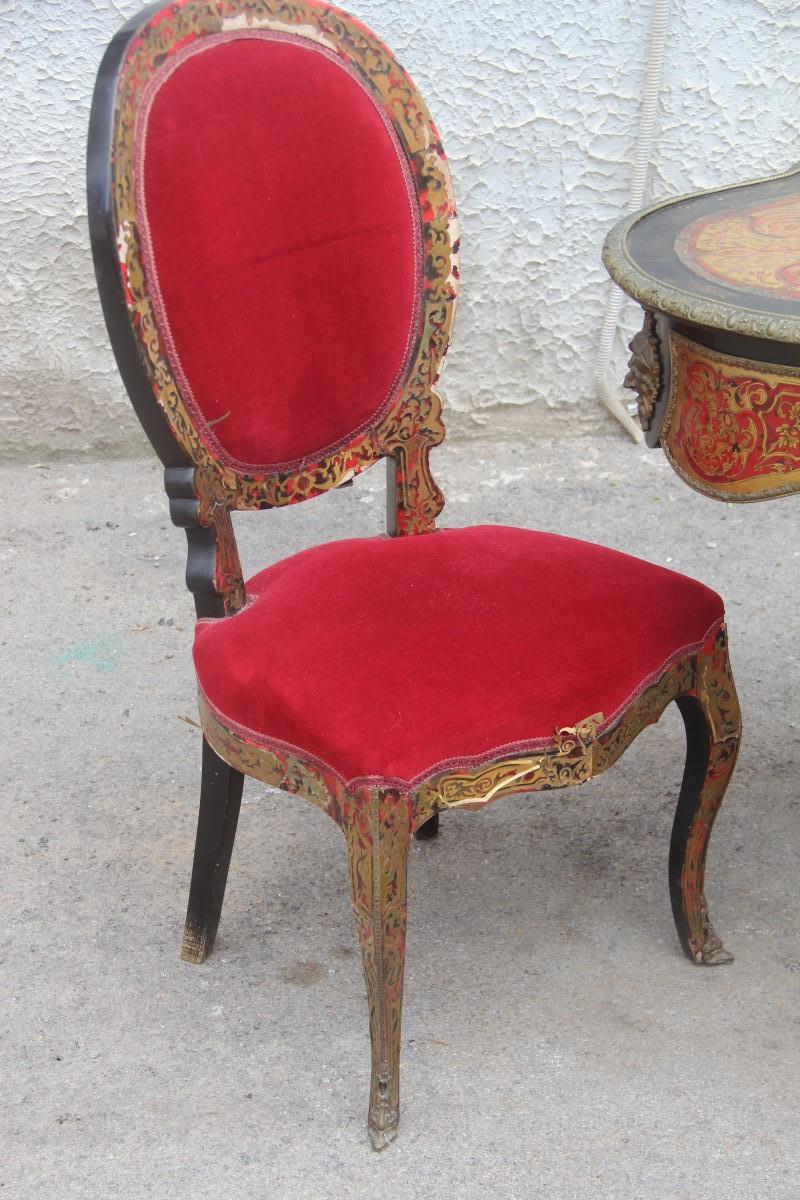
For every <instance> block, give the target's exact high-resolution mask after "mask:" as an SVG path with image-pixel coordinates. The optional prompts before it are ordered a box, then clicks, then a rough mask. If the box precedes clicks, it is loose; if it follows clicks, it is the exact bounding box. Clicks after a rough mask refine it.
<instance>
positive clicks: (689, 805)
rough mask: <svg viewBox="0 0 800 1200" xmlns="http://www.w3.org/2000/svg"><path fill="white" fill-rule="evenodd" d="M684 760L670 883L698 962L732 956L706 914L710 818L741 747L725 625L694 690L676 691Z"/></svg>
mask: <svg viewBox="0 0 800 1200" xmlns="http://www.w3.org/2000/svg"><path fill="white" fill-rule="evenodd" d="M677 704H678V707H679V708H680V710H681V715H682V716H683V721H684V725H685V726H686V766H685V768H684V773H683V783H682V785H681V792H680V797H679V799H678V807H677V809H676V811H675V821H674V823H673V827H672V841H671V844H670V852H669V886H670V897H671V900H672V912H673V916H674V917H675V925H676V928H677V930H678V937H679V938H680V940H681V945H682V946H683V948H684V950H685V951H686V953H687V955H688V956H689V958H691V959H692V960H693V961H694V962H696V963H704V964H706V965H708V966H718V965H722V964H723V963H730V962H733V955H732V954H730V953H729V951H727V950H726V949H725V947H724V946H723V945H722V942H721V941H720V939H719V937H718V936H717V934H716V933H715V932H714V927H713V925H712V924H711V919H710V917H709V915H708V905H707V903H706V897H705V891H704V876H705V861H706V851H707V849H708V841H709V838H710V836H711V829H712V827H713V825H714V818H715V817H716V815H717V811H718V809H719V806H720V804H721V803H722V799H723V796H724V795H725V789H726V788H727V786H728V783H729V781H730V778H731V775H732V773H733V768H734V766H735V763H736V756H737V754H738V752H739V740H740V737H741V719H740V714H739V703H738V700H737V697H736V688H735V686H734V683H733V676H732V675H731V670H730V663H729V661H728V653H727V644H726V640H725V634H724V631H723V632H721V633H720V634H718V635H717V638H716V641H715V643H714V644H713V645H712V646H711V647H710V648H707V649H706V650H704V651H703V652H702V653H701V654H699V655H698V658H697V675H696V687H695V694H694V695H687V696H680V697H678V700H677Z"/></svg>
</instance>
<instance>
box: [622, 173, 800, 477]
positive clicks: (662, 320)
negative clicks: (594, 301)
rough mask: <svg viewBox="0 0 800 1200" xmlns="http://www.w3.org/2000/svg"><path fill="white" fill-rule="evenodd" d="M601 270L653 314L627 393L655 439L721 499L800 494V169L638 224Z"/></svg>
mask: <svg viewBox="0 0 800 1200" xmlns="http://www.w3.org/2000/svg"><path fill="white" fill-rule="evenodd" d="M603 261H604V262H605V264H606V267H607V268H608V270H609V272H610V274H611V275H612V277H613V278H614V279H615V280H616V282H617V283H618V284H619V285H620V287H622V288H623V289H624V290H625V291H626V292H627V293H628V294H629V295H630V296H632V297H633V298H634V299H636V300H638V301H639V303H640V304H641V305H642V307H643V308H644V310H645V317H644V327H643V329H642V332H641V333H639V334H637V335H636V337H635V338H634V339H633V342H632V343H631V351H632V358H631V369H630V371H629V373H628V375H627V377H626V379H625V386H626V387H630V388H633V389H634V390H635V391H636V392H637V393H638V395H639V412H640V416H641V420H642V426H643V428H644V429H645V431H646V440H647V442H648V444H649V445H651V446H656V445H661V446H662V447H663V449H664V450H665V452H666V454H667V457H668V459H669V461H670V463H671V464H672V466H673V467H674V468H675V470H676V471H677V472H678V474H679V475H680V476H681V478H682V479H684V480H685V482H686V483H688V484H690V485H691V486H692V487H693V488H695V489H696V490H697V491H700V492H702V493H704V494H705V495H707V496H712V497H714V498H715V499H718V500H736V501H750V500H768V499H773V498H776V497H780V496H787V495H790V494H791V493H793V492H797V491H800V404H798V398H800V171H799V170H798V169H797V168H795V169H793V170H791V171H788V172H786V173H784V174H783V175H776V176H774V177H771V178H769V179H761V180H756V181H755V182H753V183H746V184H739V185H736V186H733V187H727V188H718V189H716V190H713V191H708V192H698V193H697V194H696V195H693V196H684V197H680V198H679V199H677V200H667V201H662V202H661V203H660V204H657V205H654V206H653V207H652V208H648V209H645V210H644V211H642V212H639V213H636V214H634V216H632V217H626V218H625V219H624V220H623V221H620V222H619V224H618V225H617V226H615V228H614V229H612V231H611V232H610V234H609V235H608V237H607V239H606V243H605V247H604V250H603Z"/></svg>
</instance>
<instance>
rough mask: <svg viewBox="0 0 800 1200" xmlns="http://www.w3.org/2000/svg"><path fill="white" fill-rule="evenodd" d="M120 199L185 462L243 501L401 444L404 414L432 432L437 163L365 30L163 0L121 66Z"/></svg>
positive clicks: (154, 373)
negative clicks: (207, 471)
mask: <svg viewBox="0 0 800 1200" xmlns="http://www.w3.org/2000/svg"><path fill="white" fill-rule="evenodd" d="M115 194H116V219H117V223H118V229H119V245H120V262H121V269H122V279H123V286H124V288H125V290H126V298H127V301H128V307H129V311H130V314H131V319H132V321H133V324H134V328H135V330H136V331H137V333H138V335H139V337H140V340H141V345H142V349H143V352H144V357H145V359H146V365H147V366H148V369H149V371H150V374H151V378H152V381H153V386H154V390H155V393H156V397H157V399H158V401H159V403H160V404H161V407H162V408H163V410H164V411H165V413H166V415H167V417H168V420H169V422H170V425H171V427H172V429H173V432H174V433H175V435H176V437H177V438H178V440H179V441H181V443H182V445H183V446H184V448H185V449H187V450H188V452H189V454H190V456H191V457H192V459H193V460H194V461H195V462H196V463H197V464H198V465H205V464H207V463H213V464H214V465H215V466H217V467H219V468H220V469H221V470H223V471H224V472H227V473H228V474H230V475H232V476H234V477H236V478H237V479H238V480H239V487H238V490H239V493H240V494H239V501H240V503H239V504H238V505H237V506H238V507H246V506H248V503H249V501H248V495H247V493H248V486H249V487H250V491H251V493H253V494H252V495H251V497H250V502H252V504H255V503H256V502H257V500H258V496H256V495H255V494H254V493H259V496H260V498H261V501H262V502H263V499H264V494H265V488H264V486H263V485H264V484H265V482H266V481H269V480H270V479H272V480H273V486H272V488H271V489H270V488H269V487H267V488H266V491H267V492H269V495H268V501H269V502H270V503H284V502H288V501H291V500H292V499H301V498H304V496H305V494H313V492H314V490H324V486H325V481H324V480H322V481H321V480H319V479H317V478H316V477H315V486H314V487H307V486H306V481H305V475H306V474H307V473H308V470H309V467H310V466H311V465H313V466H314V467H315V468H317V469H318V468H322V470H323V473H325V472H327V473H328V475H331V478H330V480H329V481H328V482H327V486H331V485H332V484H333V483H335V482H337V481H339V480H340V478H341V476H342V475H343V474H346V473H348V472H350V473H351V472H352V471H353V470H357V469H360V467H361V466H362V465H366V464H367V462H369V461H372V460H373V459H374V458H376V457H379V456H380V455H381V454H382V453H395V449H394V445H395V443H397V444H399V442H400V441H401V437H400V430H401V427H403V425H404V424H405V436H407V435H408V433H409V432H412V433H413V432H414V430H415V429H416V426H419V425H420V420H421V424H422V426H425V424H426V421H427V425H428V426H430V427H431V428H429V429H428V430H427V434H428V441H429V442H431V443H434V442H435V441H436V440H440V436H441V433H440V430H439V428H434V426H436V424H437V420H438V409H437V405H436V402H435V398H433V399H431V397H430V390H431V387H432V385H433V383H434V382H435V379H436V376H437V374H438V370H439V367H440V362H441V358H442V357H443V355H444V352H445V350H446V346H447V339H448V335H449V327H450V321H451V319H452V308H453V301H454V299H455V281H456V278H457V270H456V268H455V252H456V249H457V245H456V237H457V235H456V233H455V208H454V203H453V198H452V189H451V187H450V180H449V173H448V172H447V167H446V162H445V160H444V155H443V152H442V149H441V145H440V143H439V140H438V135H437V134H436V130H435V127H434V126H433V124H432V122H431V121H430V117H429V116H428V114H427V110H426V109H425V107H424V104H423V103H422V101H421V99H420V98H419V95H418V93H417V92H416V89H415V88H414V86H413V84H412V83H411V81H410V80H409V79H408V76H406V75H405V73H404V72H403V71H402V68H400V67H399V66H398V64H397V63H396V62H395V61H394V59H393V58H392V57H391V55H390V53H389V51H388V50H386V48H385V47H384V46H383V45H382V44H381V43H380V42H379V41H378V40H377V39H376V38H375V37H374V35H373V34H371V33H370V32H369V31H368V30H366V29H365V28H364V27H363V26H361V25H360V24H359V23H358V22H356V21H354V20H353V19H352V18H349V17H346V16H345V15H344V14H342V13H341V12H340V11H339V10H337V9H334V8H332V7H331V6H329V5H322V4H317V3H313V2H311V0H300V2H298V3H292V4H286V3H284V2H282V0H178V2H177V3H172V4H170V5H168V6H166V7H165V8H163V9H162V10H161V11H159V12H158V13H157V14H156V15H155V16H152V17H151V18H150V20H149V21H148V22H147V23H146V24H145V25H143V26H142V27H141V29H140V30H139V31H138V33H137V36H136V38H134V39H133V41H132V43H131V46H130V49H129V51H128V54H127V58H126V62H125V65H124V68H123V71H122V73H121V76H120V82H119V85H118V116H117V124H116V133H115ZM426 397H427V399H426ZM421 403H422V404H423V406H424V404H426V403H427V410H426V412H425V413H422V412H421V410H420V404H421ZM434 410H436V411H434ZM409 418H410V423H409ZM412 427H413V428H412ZM423 432H425V430H424V429H423ZM392 438H394V442H392ZM332 464H333V465H332ZM331 472H332V474H331ZM317 473H318V472H317ZM275 477H279V478H280V484H279V485H278V486H277V487H276V486H274V479H275ZM242 481H243V482H242ZM317 484H318V485H319V486H316V485H317ZM254 485H255V486H254ZM293 487H294V491H293Z"/></svg>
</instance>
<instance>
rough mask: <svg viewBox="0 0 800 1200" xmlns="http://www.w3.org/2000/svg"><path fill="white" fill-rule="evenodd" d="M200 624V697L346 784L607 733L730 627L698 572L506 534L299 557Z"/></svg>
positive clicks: (452, 535)
mask: <svg viewBox="0 0 800 1200" xmlns="http://www.w3.org/2000/svg"><path fill="white" fill-rule="evenodd" d="M247 594H248V603H247V605H246V607H245V608H243V609H242V610H241V611H240V612H238V613H236V614H234V615H232V616H229V617H225V618H223V619H220V620H206V621H200V622H199V623H198V626H197V632H196V638H195V647H194V657H195V665H196V669H197V675H198V681H199V685H200V689H201V691H202V693H203V695H204V697H205V699H206V701H207V702H208V704H209V705H210V707H211V708H212V710H214V711H215V712H216V714H217V716H218V717H219V718H220V720H221V721H222V722H223V724H225V725H226V726H228V728H230V729H233V730H235V731H237V732H239V733H241V734H244V735H245V736H246V737H248V738H250V739H252V740H255V741H257V742H260V743H263V744H265V745H267V746H273V747H275V748H279V749H286V748H287V747H290V748H292V749H294V750H299V751H300V752H301V753H302V754H304V755H305V756H307V757H308V758H312V759H315V760H317V761H320V762H322V763H323V764H325V765H326V766H327V767H328V768H331V769H333V770H334V771H335V772H337V773H338V774H339V775H340V776H341V777H342V778H343V779H344V780H345V781H347V782H354V781H356V780H357V781H359V782H361V781H366V780H370V781H385V782H391V783H392V784H397V783H400V784H407V783H414V784H416V783H418V782H420V781H421V780H422V779H424V778H426V777H428V776H430V775H432V774H435V773H436V772H438V771H440V770H442V769H443V768H445V767H464V766H472V765H478V764H479V763H481V762H482V761H487V760H489V759H492V758H497V757H500V756H502V755H503V754H504V753H506V752H521V751H525V750H533V749H537V748H540V747H543V746H545V745H549V744H552V742H553V740H554V733H555V731H556V730H557V729H559V728H562V727H564V726H569V725H575V724H576V723H577V722H579V721H581V720H583V719H584V718H585V717H587V716H590V715H593V714H595V713H597V712H601V713H602V714H603V719H602V722H601V729H604V728H607V727H608V726H609V725H610V724H612V723H614V721H615V720H616V719H618V717H619V716H620V715H621V713H622V712H623V711H624V710H625V709H626V708H627V707H628V705H629V704H631V703H632V702H633V700H635V699H636V698H637V696H638V695H640V694H641V692H642V691H643V690H644V688H646V687H647V686H648V684H649V683H651V682H652V681H654V680H655V679H656V678H657V677H658V676H659V675H660V674H661V673H662V672H663V671H664V670H665V669H666V667H667V666H668V665H669V664H670V663H671V662H673V661H676V660H678V659H679V658H682V657H685V656H687V655H689V654H691V653H693V652H694V651H696V650H697V649H699V648H700V647H701V646H702V645H703V643H704V642H705V641H706V639H707V637H708V636H709V634H710V633H711V632H712V631H713V629H714V627H715V626H716V625H718V624H719V623H720V622H721V620H722V618H723V605H722V601H721V599H720V598H719V596H717V595H716V593H715V592H713V591H711V590H710V589H709V588H707V587H704V586H703V584H700V583H697V582H696V581H694V580H692V579H688V578H687V577H686V576H684V575H679V574H676V573H675V572H673V571H668V570H666V569H664V568H663V567H657V566H653V565H652V564H650V563H646V562H642V561H640V560H639V559H636V558H632V557H630V556H629V555H627V554H620V553H618V552H617V551H614V550H607V549H604V548H602V547H600V546H595V545H593V544H591V543H588V542H581V541H576V540H574V539H572V538H565V537H558V536H555V535H553V534H546V533H537V532H533V531H530V530H526V529H514V528H508V527H505V526H475V527H472V528H468V529H444V530H439V531H437V532H435V533H429V534H424V535H419V536H413V537H400V538H387V537H375V538H357V539H350V540H347V541H340V542H333V543H329V544H327V545H323V546H319V547H316V548H315V549H313V550H307V551H304V552H303V553H300V554H296V555H294V556H292V557H291V558H288V559H285V560H284V561H282V562H280V563H278V564H276V565H275V566H272V567H268V568H267V569H266V570H265V571H262V572H260V573H259V574H258V575H256V576H254V578H253V579H251V580H250V581H249V583H248V585H247Z"/></svg>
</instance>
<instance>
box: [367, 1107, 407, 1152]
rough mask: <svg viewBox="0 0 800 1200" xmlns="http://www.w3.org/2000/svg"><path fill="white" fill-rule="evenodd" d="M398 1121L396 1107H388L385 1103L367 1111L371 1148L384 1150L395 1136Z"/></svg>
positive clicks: (398, 1115)
mask: <svg viewBox="0 0 800 1200" xmlns="http://www.w3.org/2000/svg"><path fill="white" fill-rule="evenodd" d="M399 1122H400V1113H399V1110H398V1109H394V1110H392V1109H390V1108H389V1106H388V1105H386V1104H378V1105H375V1106H374V1107H371V1108H370V1111H369V1140H370V1141H371V1142H372V1149H373V1150H385V1149H386V1147H387V1146H388V1145H389V1143H390V1142H393V1141H394V1139H395V1138H396V1137H397V1127H398V1125H399Z"/></svg>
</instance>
